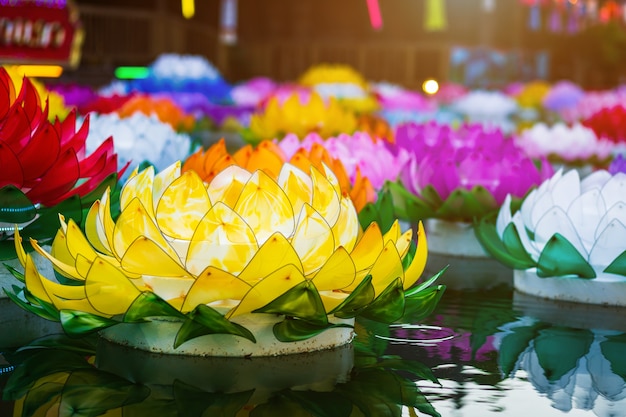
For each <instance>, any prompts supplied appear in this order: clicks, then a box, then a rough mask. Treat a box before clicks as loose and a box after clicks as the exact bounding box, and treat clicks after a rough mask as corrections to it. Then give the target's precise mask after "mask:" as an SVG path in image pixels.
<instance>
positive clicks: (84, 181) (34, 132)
mask: <svg viewBox="0 0 626 417" xmlns="http://www.w3.org/2000/svg"><path fill="white" fill-rule="evenodd" d="M17 93H19V94H17ZM88 129H89V121H88V119H87V120H85V122H84V123H83V124H82V125H79V126H78V129H77V125H76V113H75V112H74V111H72V112H71V113H70V114H69V115H68V116H67V117H66V118H65V120H64V121H63V122H60V121H59V120H58V119H57V120H56V121H55V122H54V123H51V122H49V121H48V108H47V106H43V107H42V105H41V101H40V98H39V96H38V95H37V91H36V90H35V88H34V87H33V85H32V83H31V82H30V80H29V79H27V78H26V79H24V81H23V83H22V88H21V90H19V92H17V91H16V89H15V86H14V84H13V82H12V81H11V78H10V77H9V75H8V73H7V72H6V71H5V70H4V69H2V68H0V166H1V167H2V169H1V174H0V195H1V199H0V226H1V230H0V259H14V258H15V256H16V254H15V249H14V242H13V229H14V227H15V224H17V225H18V228H19V229H20V230H21V233H22V235H24V236H26V237H33V238H35V239H37V240H39V242H40V243H41V244H48V243H49V242H50V241H51V240H52V238H53V237H54V235H55V233H56V229H57V226H56V225H55V223H56V221H57V218H58V214H59V213H62V214H64V215H66V216H72V217H73V218H75V219H76V222H77V223H79V224H80V223H82V218H83V210H84V209H87V208H88V207H89V206H90V205H91V204H92V203H93V202H94V201H95V200H96V199H97V198H99V196H100V195H101V194H102V192H103V191H104V189H105V188H106V187H111V188H115V184H116V183H117V179H118V175H121V173H122V172H123V170H122V171H120V172H119V173H118V164H117V155H115V153H114V152H113V141H112V140H111V139H109V140H107V141H105V142H103V143H102V144H101V145H100V146H99V147H97V148H96V149H94V150H93V152H91V153H89V154H87V152H86V150H85V141H86V139H87V132H88ZM27 246H28V245H27Z"/></svg>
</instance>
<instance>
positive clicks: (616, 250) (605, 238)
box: [476, 170, 626, 305]
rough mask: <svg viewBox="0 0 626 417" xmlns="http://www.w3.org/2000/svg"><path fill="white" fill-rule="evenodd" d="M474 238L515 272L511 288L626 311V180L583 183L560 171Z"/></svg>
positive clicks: (602, 176) (598, 177)
mask: <svg viewBox="0 0 626 417" xmlns="http://www.w3.org/2000/svg"><path fill="white" fill-rule="evenodd" d="M487 220H488V219H483V221H482V222H481V224H480V225H479V227H478V228H477V232H476V233H477V236H478V238H479V239H480V241H481V243H482V244H483V246H484V247H485V249H486V250H487V251H489V253H490V254H491V255H492V256H493V257H495V258H496V259H498V260H499V261H501V262H502V263H504V264H505V265H507V266H509V267H511V268H513V269H515V288H516V289H518V290H519V291H521V292H524V293H528V294H532V295H536V296H541V297H545V298H553V299H561V300H568V301H577V302H585V303H594V304H611V305H626V242H625V241H624V234H625V233H626V226H624V225H626V174H623V173H617V174H615V175H611V174H609V173H608V172H607V171H603V170H600V171H596V172H594V173H592V174H590V175H589V176H587V177H585V178H584V179H582V180H581V179H580V176H579V174H578V172H577V171H576V170H571V171H569V172H567V173H565V174H563V173H562V171H558V172H557V173H556V174H555V175H554V176H553V177H552V178H551V179H549V180H548V181H545V182H544V183H543V184H542V185H541V186H540V187H539V188H537V189H535V190H533V191H532V192H531V193H529V194H528V196H526V197H525V198H524V199H523V201H522V203H521V207H520V208H519V210H515V209H514V207H513V206H512V201H511V198H510V197H507V199H506V201H505V202H504V204H503V205H502V208H501V209H500V211H499V213H498V217H497V220H496V222H495V224H493V223H491V222H489V221H487Z"/></svg>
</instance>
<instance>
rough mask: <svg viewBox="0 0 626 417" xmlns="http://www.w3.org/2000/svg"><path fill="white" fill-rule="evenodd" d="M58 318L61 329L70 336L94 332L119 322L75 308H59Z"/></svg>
mask: <svg viewBox="0 0 626 417" xmlns="http://www.w3.org/2000/svg"><path fill="white" fill-rule="evenodd" d="M59 318H60V320H61V325H62V326H63V330H65V332H66V333H67V334H68V335H70V336H82V335H85V334H91V333H95V332H97V331H99V330H102V329H106V328H107V327H111V326H114V325H116V324H119V323H120V322H119V321H117V320H114V319H109V318H106V317H102V316H97V315H95V314H91V313H86V312H84V311H77V310H61V311H60V315H59Z"/></svg>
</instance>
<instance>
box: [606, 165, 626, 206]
mask: <svg viewBox="0 0 626 417" xmlns="http://www.w3.org/2000/svg"><path fill="white" fill-rule="evenodd" d="M602 196H603V197H604V201H605V202H606V206H607V207H613V205H614V204H616V203H618V202H622V203H623V202H626V174H624V173H622V172H619V173H617V174H615V175H614V176H613V178H611V179H609V180H608V181H607V182H606V184H604V187H602Z"/></svg>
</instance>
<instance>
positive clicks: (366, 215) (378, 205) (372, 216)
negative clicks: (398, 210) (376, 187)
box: [359, 189, 396, 233]
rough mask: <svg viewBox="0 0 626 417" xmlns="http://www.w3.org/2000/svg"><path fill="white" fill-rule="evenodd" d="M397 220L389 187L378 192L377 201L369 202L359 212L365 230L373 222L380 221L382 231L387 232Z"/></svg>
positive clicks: (360, 221)
mask: <svg viewBox="0 0 626 417" xmlns="http://www.w3.org/2000/svg"><path fill="white" fill-rule="evenodd" d="M395 221H396V216H395V213H394V206H393V198H392V197H391V193H390V191H389V189H383V190H381V191H380V192H379V193H378V198H377V199H376V202H375V203H367V204H366V205H365V207H363V209H361V211H360V212H359V223H360V224H361V227H362V228H363V230H365V229H367V227H368V226H369V225H370V223H372V222H376V223H378V226H379V227H380V230H381V232H382V233H386V232H387V231H388V230H389V229H390V228H391V226H392V225H393V223H394V222H395Z"/></svg>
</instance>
